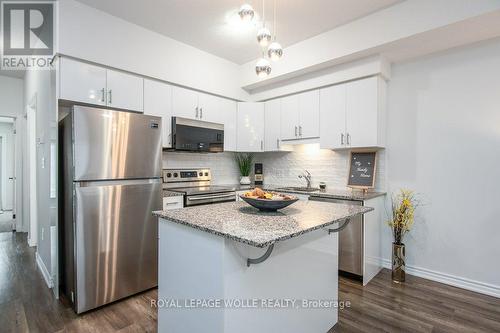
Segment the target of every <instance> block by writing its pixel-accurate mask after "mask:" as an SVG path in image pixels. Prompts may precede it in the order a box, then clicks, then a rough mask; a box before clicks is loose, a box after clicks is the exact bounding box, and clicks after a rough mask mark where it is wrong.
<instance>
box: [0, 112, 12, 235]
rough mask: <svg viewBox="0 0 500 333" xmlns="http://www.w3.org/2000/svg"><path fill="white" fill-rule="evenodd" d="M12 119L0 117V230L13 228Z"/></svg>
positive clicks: (8, 230) (7, 230) (5, 230)
mask: <svg viewBox="0 0 500 333" xmlns="http://www.w3.org/2000/svg"><path fill="white" fill-rule="evenodd" d="M14 142H15V138H14V119H12V118H3V117H2V118H0V232H11V231H13V230H15V228H16V225H15V221H14V207H15V190H14V189H15V184H14V181H15V177H14V173H15V163H14V160H15V158H14V156H15V143H14Z"/></svg>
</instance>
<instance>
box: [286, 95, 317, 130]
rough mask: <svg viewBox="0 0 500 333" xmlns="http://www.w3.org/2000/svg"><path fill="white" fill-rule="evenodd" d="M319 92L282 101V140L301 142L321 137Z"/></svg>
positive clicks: (289, 97) (294, 96)
mask: <svg viewBox="0 0 500 333" xmlns="http://www.w3.org/2000/svg"><path fill="white" fill-rule="evenodd" d="M319 117H320V112H319V90H312V91H307V92H304V93H300V94H296V95H291V96H287V97H283V98H282V99H281V138H282V140H300V139H310V138H317V137H319V131H320V129H319Z"/></svg>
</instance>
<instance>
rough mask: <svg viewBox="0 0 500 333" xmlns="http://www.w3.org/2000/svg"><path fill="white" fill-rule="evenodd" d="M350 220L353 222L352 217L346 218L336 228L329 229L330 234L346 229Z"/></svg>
mask: <svg viewBox="0 0 500 333" xmlns="http://www.w3.org/2000/svg"><path fill="white" fill-rule="evenodd" d="M349 222H351V219H345V220H344V223H343V224H342V225H341V226H340V227H338V228H335V229H328V234H331V233H334V232H339V231H341V230H342V229H344V228H345V227H347V225H348V224H349Z"/></svg>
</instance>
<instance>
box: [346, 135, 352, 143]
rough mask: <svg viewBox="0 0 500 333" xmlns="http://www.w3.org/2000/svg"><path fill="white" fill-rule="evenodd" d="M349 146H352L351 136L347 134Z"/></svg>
mask: <svg viewBox="0 0 500 333" xmlns="http://www.w3.org/2000/svg"><path fill="white" fill-rule="evenodd" d="M346 142H347V144H348V145H350V144H351V135H350V134H349V133H347V140H346Z"/></svg>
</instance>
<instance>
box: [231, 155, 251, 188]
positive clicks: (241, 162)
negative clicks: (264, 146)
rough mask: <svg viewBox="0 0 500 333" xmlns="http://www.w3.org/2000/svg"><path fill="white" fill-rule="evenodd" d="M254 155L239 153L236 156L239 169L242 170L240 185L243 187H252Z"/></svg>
mask: <svg viewBox="0 0 500 333" xmlns="http://www.w3.org/2000/svg"><path fill="white" fill-rule="evenodd" d="M253 157H254V156H253V154H252V153H237V154H236V155H235V159H236V164H237V165H238V169H239V170H240V175H241V179H240V184H241V185H250V183H251V181H250V177H249V176H250V171H251V170H252V164H253Z"/></svg>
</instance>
